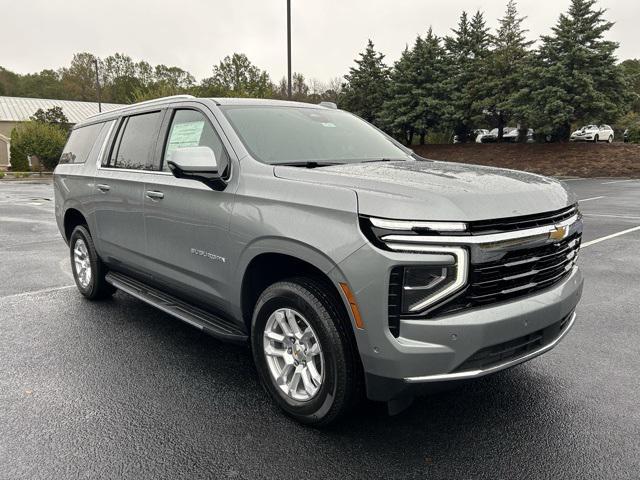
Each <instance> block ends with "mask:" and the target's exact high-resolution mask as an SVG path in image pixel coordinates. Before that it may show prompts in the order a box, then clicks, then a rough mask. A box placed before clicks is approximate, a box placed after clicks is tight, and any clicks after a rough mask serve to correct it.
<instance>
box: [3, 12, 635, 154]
mask: <svg viewBox="0 0 640 480" xmlns="http://www.w3.org/2000/svg"><path fill="white" fill-rule="evenodd" d="M612 26H613V23H612V22H609V21H607V20H606V19H605V11H604V10H603V9H600V8H598V6H597V2H596V0H571V2H570V5H569V8H568V10H567V11H566V12H564V13H562V14H561V15H560V16H559V18H558V20H557V22H556V24H555V26H554V27H553V28H552V31H551V33H550V34H549V35H543V36H541V37H540V38H539V39H538V40H537V41H535V42H534V41H532V40H530V39H529V38H528V36H527V33H528V31H527V29H526V18H525V17H522V16H521V15H520V14H519V13H518V10H517V4H516V2H515V1H513V0H510V1H509V2H508V3H507V6H506V10H505V12H504V15H503V16H502V18H500V19H498V22H497V26H496V28H495V29H492V28H490V27H489V26H488V25H487V21H486V19H485V17H484V14H483V12H481V11H477V12H475V13H474V14H473V15H468V14H467V12H462V14H461V15H460V18H459V21H458V23H457V26H456V27H455V28H453V29H451V31H450V33H449V34H448V35H445V36H443V37H439V36H438V35H436V34H435V33H434V32H433V30H432V29H431V28H429V29H428V30H427V31H426V33H425V34H424V35H420V36H418V37H417V38H416V39H415V41H414V42H413V43H412V44H411V45H407V47H406V48H405V49H404V51H403V52H402V54H401V55H400V58H399V59H398V60H397V61H396V62H395V63H394V64H393V65H392V66H389V65H387V64H386V63H385V59H384V55H383V54H382V53H380V52H378V51H376V49H375V45H374V43H373V42H372V41H371V40H369V41H368V43H367V45H366V48H365V50H364V51H363V52H362V53H360V54H359V58H358V59H356V60H355V64H354V65H353V66H352V67H351V68H350V71H349V73H348V74H347V75H345V76H344V77H343V78H342V79H340V78H335V79H332V80H331V81H329V82H326V83H323V82H319V81H317V80H308V79H306V78H305V77H304V75H303V74H301V73H295V74H294V75H293V81H292V97H293V100H298V101H304V102H312V103H318V102H320V101H332V102H335V103H337V104H338V106H339V107H340V108H343V109H346V110H349V111H351V112H353V113H355V114H357V115H359V116H361V117H363V118H364V119H366V120H367V121H369V122H371V123H373V124H375V125H377V126H379V127H381V128H382V129H384V130H385V131H387V132H389V133H390V134H392V135H393V136H395V137H396V138H398V139H400V140H402V141H404V142H405V143H407V144H413V143H425V142H427V141H431V142H448V141H450V140H451V139H452V138H453V136H454V135H455V136H457V138H458V139H460V140H462V141H465V140H469V139H472V138H473V136H474V134H473V132H474V130H476V129H478V128H498V130H499V133H498V137H499V140H500V139H501V138H502V134H503V128H504V127H505V126H507V125H509V126H518V127H519V128H520V131H521V133H522V135H521V138H522V139H523V140H524V139H525V138H526V132H527V131H528V129H530V128H532V129H534V130H535V132H536V133H537V135H538V136H539V138H545V139H555V140H566V139H567V138H568V136H569V134H570V132H571V130H572V129H573V128H575V127H576V126H579V125H580V124H586V123H609V124H613V123H615V122H616V121H619V123H620V124H623V125H625V126H630V127H632V128H637V129H638V131H640V60H626V61H624V62H622V63H618V60H617V58H616V56H615V52H616V49H617V48H618V44H617V43H615V42H612V41H609V40H607V39H606V34H607V32H608V31H609V30H610V29H611V27H612ZM95 62H97V64H98V72H99V79H100V84H101V87H102V88H101V94H102V101H104V102H113V103H131V102H135V101H141V100H146V99H151V98H157V97H161V96H167V95H174V94H178V93H190V94H193V95H196V96H201V97H216V96H235V97H261V98H287V88H286V87H287V83H286V79H284V78H283V79H281V80H280V81H279V82H277V83H276V82H274V81H273V80H272V79H271V77H270V76H269V74H268V73H267V72H266V71H264V70H261V69H260V68H258V67H257V66H256V65H254V64H253V63H252V62H251V61H250V60H249V59H248V58H247V56H246V55H244V54H241V53H234V54H232V55H230V56H227V57H225V58H224V59H223V60H222V61H220V62H219V63H218V64H217V65H214V66H213V68H212V75H211V76H210V77H207V78H204V79H202V80H201V81H200V82H196V80H195V78H194V76H193V75H191V74H190V73H189V72H187V71H185V70H183V69H181V68H179V67H175V66H166V65H155V66H153V65H151V64H149V63H148V62H146V61H138V62H136V61H134V60H133V59H132V58H131V57H129V56H127V55H124V54H120V53H116V54H114V55H111V56H109V57H106V58H104V59H101V58H98V57H96V56H94V55H93V54H90V53H78V54H75V55H74V56H73V60H72V61H71V64H70V66H69V67H64V68H61V69H59V70H43V71H42V72H39V73H34V74H27V75H19V74H16V73H13V72H10V71H8V70H6V69H3V68H1V67H0V95H11V96H26V97H42V98H53V99H73V100H86V101H95V100H96V98H97V91H96V82H95V66H94V65H95Z"/></svg>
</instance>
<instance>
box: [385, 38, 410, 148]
mask: <svg viewBox="0 0 640 480" xmlns="http://www.w3.org/2000/svg"><path fill="white" fill-rule="evenodd" d="M418 38H420V37H418ZM416 41H417V40H416ZM414 57H415V55H414V50H409V47H408V46H407V47H405V49H404V51H403V52H402V55H400V59H399V60H398V61H397V62H396V63H395V64H394V66H393V69H392V70H391V73H390V82H389V90H388V98H387V100H385V101H384V103H383V105H382V109H381V111H380V118H379V120H380V125H381V126H382V127H383V128H384V129H385V130H386V131H388V132H389V133H390V134H391V135H393V136H396V137H398V138H401V139H402V140H403V141H404V142H405V144H406V145H411V144H412V143H413V136H414V134H415V132H416V126H417V123H418V97H417V96H416V94H415V90H416V78H415V69H414V66H415V61H414Z"/></svg>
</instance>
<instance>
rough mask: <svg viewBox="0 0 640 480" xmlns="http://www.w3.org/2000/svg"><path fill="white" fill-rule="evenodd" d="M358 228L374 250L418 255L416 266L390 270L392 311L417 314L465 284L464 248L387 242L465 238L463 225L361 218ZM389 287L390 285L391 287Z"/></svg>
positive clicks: (465, 264) (461, 223)
mask: <svg viewBox="0 0 640 480" xmlns="http://www.w3.org/2000/svg"><path fill="white" fill-rule="evenodd" d="M360 228H361V229H362V232H363V233H364V234H365V236H366V237H367V238H368V239H369V240H370V241H371V242H372V243H373V244H374V245H376V246H377V247H379V248H382V249H384V250H391V251H395V252H404V253H412V254H419V255H421V257H420V259H421V260H423V261H421V262H420V263H419V264H412V265H399V266H397V267H395V268H394V269H393V272H392V280H391V281H390V289H392V290H393V291H394V294H393V295H394V296H395V298H396V300H400V302H397V301H396V303H395V306H394V308H397V309H398V310H400V308H399V307H400V305H398V303H401V305H402V308H401V311H402V313H407V314H411V313H417V312H422V311H424V310H426V309H427V308H428V307H432V306H434V305H435V304H436V303H442V301H443V300H445V299H446V298H447V297H450V296H451V295H452V294H454V293H455V292H457V291H459V290H461V289H462V288H463V287H464V286H465V285H466V283H467V275H468V270H469V266H468V265H469V253H468V251H467V249H466V248H465V247H461V246H451V247H449V246H444V245H417V244H410V243H407V244H402V243H397V242H393V241H391V242H389V241H387V240H386V238H387V237H389V236H392V237H393V236H409V237H411V236H417V237H421V236H430V237H434V238H437V237H439V236H441V235H446V236H468V235H469V230H468V225H467V223H465V222H446V221H415V220H391V219H383V218H375V217H360ZM391 284H392V285H391Z"/></svg>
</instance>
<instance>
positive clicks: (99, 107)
mask: <svg viewBox="0 0 640 480" xmlns="http://www.w3.org/2000/svg"><path fill="white" fill-rule="evenodd" d="M93 65H94V67H96V92H97V93H98V113H101V112H102V102H101V101H100V77H99V76H98V59H97V58H94V59H93Z"/></svg>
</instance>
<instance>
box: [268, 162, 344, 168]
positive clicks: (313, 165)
mask: <svg viewBox="0 0 640 480" xmlns="http://www.w3.org/2000/svg"><path fill="white" fill-rule="evenodd" d="M273 165H282V166H285V167H305V168H318V167H330V166H331V165H342V163H339V162H314V161H306V162H283V163H274V164H273Z"/></svg>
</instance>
